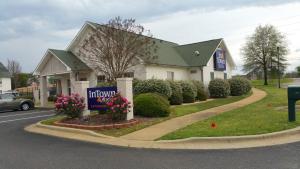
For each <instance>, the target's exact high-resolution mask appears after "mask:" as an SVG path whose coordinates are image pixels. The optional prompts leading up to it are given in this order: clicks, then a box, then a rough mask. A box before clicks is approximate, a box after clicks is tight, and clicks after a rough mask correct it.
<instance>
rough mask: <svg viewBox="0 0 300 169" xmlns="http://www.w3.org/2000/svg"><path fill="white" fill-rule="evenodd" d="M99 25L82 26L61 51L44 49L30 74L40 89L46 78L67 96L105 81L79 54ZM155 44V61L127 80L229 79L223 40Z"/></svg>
mask: <svg viewBox="0 0 300 169" xmlns="http://www.w3.org/2000/svg"><path fill="white" fill-rule="evenodd" d="M97 26H100V25H99V24H96V23H92V22H86V23H85V24H84V26H83V27H82V28H81V30H80V31H79V33H78V34H77V35H76V37H75V38H74V39H73V41H72V42H71V44H70V45H69V46H68V47H67V49H65V50H55V49H48V50H47V51H46V53H45V55H44V57H43V58H42V60H41V61H40V63H39V65H38V66H37V68H36V69H35V71H34V74H35V75H39V76H40V77H41V83H40V84H41V88H45V87H46V81H47V76H54V77H56V79H57V89H58V92H59V93H63V94H70V93H71V92H72V91H73V90H74V86H73V85H72V84H74V82H75V81H89V82H90V86H91V87H93V86H96V85H97V82H101V81H105V75H103V74H101V73H100V72H97V71H96V66H97V65H95V62H93V61H91V60H92V59H91V56H89V55H88V54H82V53H80V52H79V50H80V48H81V47H82V44H83V41H84V40H85V39H86V38H87V37H88V35H90V33H92V32H93V31H95V29H96V27H97ZM153 40H154V41H156V44H157V47H158V49H157V53H156V55H157V56H158V58H157V59H155V60H154V61H153V62H152V63H150V64H144V63H143V62H140V64H139V65H137V66H135V67H134V68H132V69H130V70H129V71H128V73H127V75H128V76H131V77H134V78H137V79H151V78H156V79H169V80H199V81H202V82H203V83H204V84H205V85H207V84H208V83H209V81H210V80H211V79H214V78H221V79H226V78H231V73H232V70H233V69H234V67H235V63H234V61H233V59H232V57H231V55H230V52H229V50H228V48H227V46H226V44H225V42H224V40H223V39H214V40H209V41H204V42H198V43H192V44H186V45H179V44H177V43H173V42H169V41H164V40H160V39H155V38H153Z"/></svg>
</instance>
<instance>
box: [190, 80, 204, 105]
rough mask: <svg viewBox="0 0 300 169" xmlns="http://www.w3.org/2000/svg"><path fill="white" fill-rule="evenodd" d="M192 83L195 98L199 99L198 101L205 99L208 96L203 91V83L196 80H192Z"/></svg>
mask: <svg viewBox="0 0 300 169" xmlns="http://www.w3.org/2000/svg"><path fill="white" fill-rule="evenodd" d="M192 83H193V85H194V86H195V87H196V89H197V96H196V99H197V100H200V101H204V100H206V99H207V97H208V96H207V93H206V92H205V89H204V84H203V83H202V82H200V81H197V80H192Z"/></svg>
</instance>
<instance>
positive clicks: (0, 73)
mask: <svg viewBox="0 0 300 169" xmlns="http://www.w3.org/2000/svg"><path fill="white" fill-rule="evenodd" d="M1 77H8V78H9V77H10V74H9V71H8V70H7V68H6V67H5V66H4V65H3V64H2V63H1V62H0V78H1Z"/></svg>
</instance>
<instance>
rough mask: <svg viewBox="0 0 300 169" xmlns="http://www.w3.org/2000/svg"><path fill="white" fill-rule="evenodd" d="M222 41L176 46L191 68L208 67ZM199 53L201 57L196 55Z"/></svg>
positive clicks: (215, 40)
mask: <svg viewBox="0 0 300 169" xmlns="http://www.w3.org/2000/svg"><path fill="white" fill-rule="evenodd" d="M221 41H222V39H214V40H209V41H204V42H197V43H192V44H186V45H179V46H176V47H175V48H176V50H177V51H178V53H179V54H180V56H181V57H182V58H183V59H184V60H185V62H186V63H187V64H188V65H189V66H206V64H207V63H208V61H209V59H210V58H211V57H212V56H213V54H214V52H215V51H216V49H217V48H218V46H219V45H220V43H221ZM196 51H198V52H199V55H197V54H195V52H196Z"/></svg>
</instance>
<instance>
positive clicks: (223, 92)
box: [208, 79, 230, 98]
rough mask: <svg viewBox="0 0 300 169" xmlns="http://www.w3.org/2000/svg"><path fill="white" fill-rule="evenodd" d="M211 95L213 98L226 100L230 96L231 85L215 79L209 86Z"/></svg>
mask: <svg viewBox="0 0 300 169" xmlns="http://www.w3.org/2000/svg"><path fill="white" fill-rule="evenodd" d="M208 90H209V94H210V96H211V97H213V98H225V97H227V96H228V95H229V94H230V85H229V83H228V81H226V80H223V79H214V80H211V81H210V82H209V85H208Z"/></svg>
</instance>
